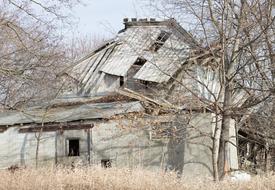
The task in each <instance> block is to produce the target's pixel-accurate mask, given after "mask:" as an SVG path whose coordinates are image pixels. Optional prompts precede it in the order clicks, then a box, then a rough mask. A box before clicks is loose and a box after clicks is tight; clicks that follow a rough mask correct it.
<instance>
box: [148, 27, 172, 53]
mask: <svg viewBox="0 0 275 190" xmlns="http://www.w3.org/2000/svg"><path fill="white" fill-rule="evenodd" d="M170 36H171V33H168V32H165V31H161V33H160V34H159V36H158V37H157V39H156V41H155V43H154V44H153V45H152V46H151V47H150V51H154V52H156V51H158V50H159V49H160V48H161V47H162V46H163V44H164V43H165V42H166V41H167V40H168V38H169V37H170Z"/></svg>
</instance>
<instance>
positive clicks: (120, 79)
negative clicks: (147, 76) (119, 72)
mask: <svg viewBox="0 0 275 190" xmlns="http://www.w3.org/2000/svg"><path fill="white" fill-rule="evenodd" d="M123 85H124V77H123V76H120V77H119V86H123Z"/></svg>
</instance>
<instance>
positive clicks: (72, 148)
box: [68, 139, 79, 156]
mask: <svg viewBox="0 0 275 190" xmlns="http://www.w3.org/2000/svg"><path fill="white" fill-rule="evenodd" d="M68 143H69V153H68V156H79V139H69V140H68Z"/></svg>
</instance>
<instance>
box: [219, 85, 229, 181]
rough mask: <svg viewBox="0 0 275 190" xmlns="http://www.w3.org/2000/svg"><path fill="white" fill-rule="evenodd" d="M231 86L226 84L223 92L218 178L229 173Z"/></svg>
mask: <svg viewBox="0 0 275 190" xmlns="http://www.w3.org/2000/svg"><path fill="white" fill-rule="evenodd" d="M231 86H232V84H230V83H229V82H226V85H225V91H224V103H223V110H224V111H223V114H222V129H221V130H222V131H221V140H220V149H219V160H218V163H219V164H218V166H219V174H220V177H224V176H226V175H227V174H228V173H229V172H230V155H229V151H230V150H229V143H230V134H229V130H230V125H231V123H230V121H231V103H232V88H231Z"/></svg>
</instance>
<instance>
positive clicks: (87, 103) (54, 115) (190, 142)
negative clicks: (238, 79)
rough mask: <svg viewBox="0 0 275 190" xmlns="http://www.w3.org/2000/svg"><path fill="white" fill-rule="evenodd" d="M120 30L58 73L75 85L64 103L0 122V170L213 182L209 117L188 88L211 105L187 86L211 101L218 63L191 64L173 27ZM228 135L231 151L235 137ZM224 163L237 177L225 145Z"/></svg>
mask: <svg viewBox="0 0 275 190" xmlns="http://www.w3.org/2000/svg"><path fill="white" fill-rule="evenodd" d="M124 25H125V28H124V29H123V30H121V31H119V33H118V34H117V36H116V37H115V38H114V39H112V40H110V41H109V42H107V43H105V44H104V45H103V46H102V47H100V48H98V49H97V50H95V51H93V52H92V53H91V54H89V55H87V56H86V57H84V58H83V59H81V60H80V61H79V62H77V63H76V64H75V65H73V66H72V67H71V68H69V69H67V71H66V77H68V78H70V79H71V80H73V81H74V85H71V86H70V90H69V92H68V93H64V94H63V95H62V96H60V97H57V98H56V99H54V100H52V101H51V102H47V103H45V102H44V103H43V104H42V103H41V105H38V106H35V107H30V108H28V109H24V110H18V111H6V112H3V113H0V131H1V133H0V146H1V150H0V160H1V161H0V167H1V168H6V167H9V166H11V165H15V164H16V165H22V166H25V165H27V166H29V165H30V166H31V165H34V164H35V163H36V164H37V165H46V164H49V165H54V164H71V163H72V162H74V163H78V164H84V165H85V164H98V165H102V166H103V167H130V168H133V167H143V168H148V169H152V170H158V169H162V170H176V171H177V172H179V173H180V174H184V175H212V153H211V146H212V143H213V142H212V133H213V129H214V123H215V122H213V120H214V119H215V117H214V116H213V113H211V112H209V111H208V110H207V108H205V107H204V106H203V105H202V104H200V101H198V100H197V99H196V97H194V96H193V94H192V93H190V91H188V90H187V89H188V88H187V87H190V88H192V89H193V90H194V91H196V92H198V93H199V94H200V95H201V96H202V97H204V98H211V96H210V95H209V93H208V91H207V90H206V89H205V88H206V87H204V86H200V85H199V83H194V82H192V79H193V77H195V78H197V79H200V80H204V81H206V82H207V84H209V85H208V88H210V89H212V91H213V92H216V91H218V90H219V89H218V88H219V87H218V85H216V82H215V80H216V78H217V75H216V74H215V72H214V71H213V70H214V69H215V61H217V60H213V59H212V58H211V57H207V56H206V54H199V55H197V56H196V57H195V58H194V56H192V57H193V58H192V59H190V57H191V55H192V53H193V52H194V50H196V51H197V48H198V46H199V45H198V44H197V42H196V41H195V40H194V38H193V37H192V36H191V35H190V34H189V33H188V32H187V31H185V30H184V29H183V28H182V27H181V26H180V25H179V24H178V23H177V22H176V21H175V20H174V19H169V20H164V21H156V20H155V19H140V20H138V19H135V18H133V19H124ZM205 72H207V73H208V75H207V77H205V76H206V75H205V74H204V73H205ZM176 81H177V82H176ZM179 81H180V82H179ZM179 83H184V84H186V85H184V87H183V85H179ZM186 86H187V87H186ZM233 125H234V123H233ZM231 133H232V144H235V143H236V138H235V137H236V132H235V127H233V128H232V130H231ZM230 154H231V159H230V167H231V168H232V169H238V158H237V150H236V147H235V146H233V145H232V147H231V152H230Z"/></svg>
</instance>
